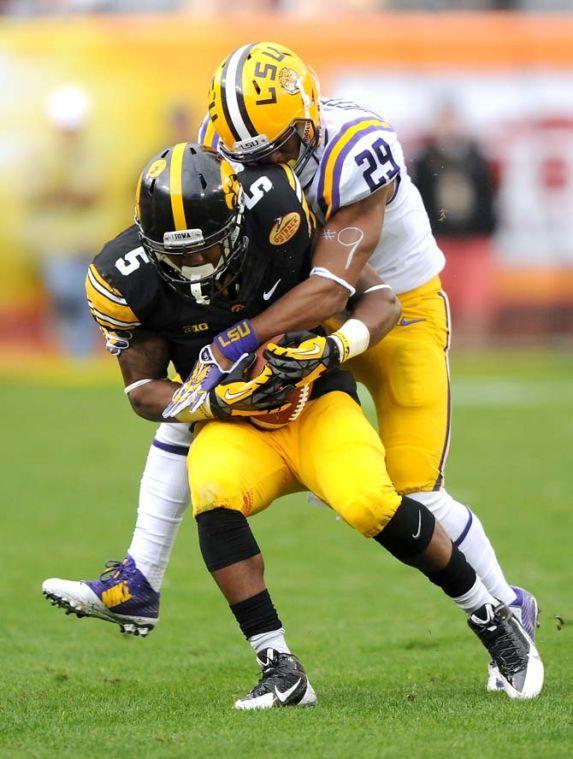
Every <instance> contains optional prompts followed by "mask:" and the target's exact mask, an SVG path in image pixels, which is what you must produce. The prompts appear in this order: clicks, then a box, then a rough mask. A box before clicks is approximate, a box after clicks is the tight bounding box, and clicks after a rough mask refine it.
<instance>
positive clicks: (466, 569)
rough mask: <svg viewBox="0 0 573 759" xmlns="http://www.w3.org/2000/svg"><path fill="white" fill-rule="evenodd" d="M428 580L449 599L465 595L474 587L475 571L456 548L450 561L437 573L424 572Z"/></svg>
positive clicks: (455, 547)
mask: <svg viewBox="0 0 573 759" xmlns="http://www.w3.org/2000/svg"><path fill="white" fill-rule="evenodd" d="M424 574H425V575H426V577H427V578H428V580H430V582H433V583H434V585H437V586H438V587H440V588H441V589H442V590H443V591H444V593H445V594H446V595H448V596H450V598H459V597H460V596H463V595H465V594H466V593H467V592H468V591H469V590H471V589H472V588H473V586H474V585H475V581H476V579H477V575H476V573H475V569H474V568H473V567H472V566H471V565H470V564H468V561H467V559H466V557H465V556H464V554H463V553H462V552H461V551H460V549H459V548H458V547H457V546H454V547H453V550H452V555H451V557H450V560H449V561H448V563H447V564H446V566H445V567H444V568H443V569H440V570H438V571H437V572H424Z"/></svg>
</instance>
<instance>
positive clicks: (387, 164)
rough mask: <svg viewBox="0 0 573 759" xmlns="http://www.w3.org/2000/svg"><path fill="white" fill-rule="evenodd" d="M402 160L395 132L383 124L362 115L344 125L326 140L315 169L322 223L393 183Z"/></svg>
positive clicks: (380, 121)
mask: <svg viewBox="0 0 573 759" xmlns="http://www.w3.org/2000/svg"><path fill="white" fill-rule="evenodd" d="M402 161H403V157H402V151H401V148H400V146H399V143H398V140H397V138H396V133H395V132H394V130H393V129H392V127H391V126H390V124H388V123H387V122H386V121H383V120H382V119H379V118H377V117H374V116H365V115H363V116H361V117H360V118H357V119H355V120H353V121H349V122H346V123H345V124H343V126H342V127H341V128H340V129H339V131H338V132H336V133H335V134H334V135H333V136H332V137H331V138H330V139H329V141H328V144H327V145H326V149H325V151H324V154H323V156H322V158H321V161H320V166H319V169H318V177H319V179H318V185H317V201H318V204H319V207H320V209H321V211H322V213H323V214H324V218H325V220H328V219H329V218H330V217H331V216H332V214H334V213H336V212H337V211H338V210H339V209H340V208H342V207H343V206H348V205H351V204H352V203H356V202H358V201H359V200H362V199H363V198H365V197H367V196H368V195H370V194H371V193H373V192H375V191H376V190H378V189H380V187H384V186H385V185H387V184H389V183H390V182H392V180H393V179H395V177H396V176H398V174H399V173H400V168H401V163H402Z"/></svg>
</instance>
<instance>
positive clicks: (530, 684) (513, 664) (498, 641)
mask: <svg viewBox="0 0 573 759" xmlns="http://www.w3.org/2000/svg"><path fill="white" fill-rule="evenodd" d="M468 625H469V626H470V628H471V629H472V630H473V631H474V632H475V634H476V635H477V636H478V638H479V639H480V640H481V642H482V643H483V644H484V646H485V647H486V648H487V650H488V651H489V653H490V655H491V658H492V660H493V663H494V664H496V665H497V668H498V670H499V676H500V679H501V681H502V682H503V687H504V690H505V692H506V693H507V695H508V696H509V697H510V698H535V696H538V695H539V693H540V692H541V688H542V687H543V662H542V661H541V658H540V656H539V653H538V651H537V648H536V647H535V644H534V642H533V641H532V640H531V638H530V637H529V635H528V634H527V633H526V632H525V630H524V629H523V625H522V624H521V622H520V621H519V620H518V619H517V617H515V615H514V614H512V612H511V609H510V608H509V606H506V605H505V604H502V603H500V604H498V606H494V605H493V604H484V605H483V606H481V607H480V608H479V609H477V611H475V612H474V613H473V614H472V615H470V617H469V618H468Z"/></svg>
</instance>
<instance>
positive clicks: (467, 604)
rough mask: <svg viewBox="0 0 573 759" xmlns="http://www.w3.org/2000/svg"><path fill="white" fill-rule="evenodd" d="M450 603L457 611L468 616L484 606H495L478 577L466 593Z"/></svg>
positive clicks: (495, 603) (493, 599) (492, 598)
mask: <svg viewBox="0 0 573 759" xmlns="http://www.w3.org/2000/svg"><path fill="white" fill-rule="evenodd" d="M452 601H453V602H454V603H455V605H456V606H457V607H458V609H461V610H462V611H465V613H466V614H467V615H468V616H469V615H470V614H473V612H474V611H477V609H479V608H480V606H483V605H484V604H493V605H494V606H497V601H496V599H495V598H494V597H493V596H492V595H491V593H488V591H487V589H486V587H485V585H484V584H483V582H482V581H481V580H480V578H479V577H478V578H476V581H475V583H474V584H473V585H472V587H471V588H470V589H469V590H468V592H467V593H464V595H463V596H459V597H458V598H453V599H452Z"/></svg>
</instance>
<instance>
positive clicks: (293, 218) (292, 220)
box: [269, 211, 300, 245]
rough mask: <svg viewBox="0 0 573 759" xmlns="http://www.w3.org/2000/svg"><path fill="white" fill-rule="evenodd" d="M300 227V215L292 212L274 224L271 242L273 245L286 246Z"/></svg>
mask: <svg viewBox="0 0 573 759" xmlns="http://www.w3.org/2000/svg"><path fill="white" fill-rule="evenodd" d="M299 227H300V214H299V213H297V211H291V213H287V215H286V216H281V217H280V218H279V219H277V220H276V221H275V223H274V224H273V228H272V229H271V234H270V235H269V241H270V243H271V245H284V244H285V242H288V241H289V240H290V239H291V237H294V236H295V235H296V233H297V232H298V228H299Z"/></svg>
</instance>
